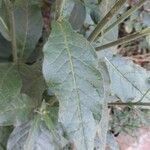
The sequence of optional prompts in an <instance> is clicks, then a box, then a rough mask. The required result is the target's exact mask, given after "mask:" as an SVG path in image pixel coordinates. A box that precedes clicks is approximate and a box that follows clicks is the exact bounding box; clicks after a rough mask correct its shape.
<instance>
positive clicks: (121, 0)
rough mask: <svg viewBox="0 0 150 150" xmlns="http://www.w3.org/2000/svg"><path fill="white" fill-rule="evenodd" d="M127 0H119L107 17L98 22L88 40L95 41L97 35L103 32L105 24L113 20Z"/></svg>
mask: <svg viewBox="0 0 150 150" xmlns="http://www.w3.org/2000/svg"><path fill="white" fill-rule="evenodd" d="M125 2H126V0H118V1H117V2H116V3H115V5H114V6H113V7H112V8H111V10H110V11H109V12H108V13H107V14H106V15H105V17H104V18H103V19H102V20H101V21H100V22H99V23H98V25H97V26H96V28H95V29H94V31H93V32H92V33H91V34H90V35H89V37H88V40H89V41H90V42H93V41H94V40H95V39H96V38H97V36H98V35H99V34H100V33H101V31H102V29H103V28H104V27H105V25H106V24H107V23H108V22H109V21H110V20H111V18H112V17H113V16H114V15H115V14H116V12H118V10H119V9H120V8H121V7H122V6H123V4H124V3H125Z"/></svg>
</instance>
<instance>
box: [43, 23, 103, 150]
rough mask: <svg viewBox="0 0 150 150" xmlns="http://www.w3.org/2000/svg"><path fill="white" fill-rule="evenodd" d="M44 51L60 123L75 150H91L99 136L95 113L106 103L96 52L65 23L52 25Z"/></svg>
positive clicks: (45, 75)
mask: <svg viewBox="0 0 150 150" xmlns="http://www.w3.org/2000/svg"><path fill="white" fill-rule="evenodd" d="M43 51H44V62H43V74H44V77H45V79H46V82H47V85H48V87H49V89H50V90H52V92H53V93H54V94H55V95H56V96H57V98H58V100H59V106H60V108H59V121H60V122H61V123H62V124H63V126H64V128H65V129H66V131H67V134H68V137H69V138H70V139H71V141H72V142H73V144H74V146H75V148H76V149H82V150H89V149H90V150H91V149H93V148H94V138H95V134H96V124H95V120H94V117H93V112H92V111H94V110H95V109H96V108H98V111H100V107H99V105H98V104H100V103H102V102H103V100H102V97H103V84H102V78H101V74H100V72H99V71H98V70H97V69H96V66H97V65H98V60H97V57H96V54H95V51H94V49H93V47H92V46H91V45H90V44H89V42H88V41H87V40H86V39H85V38H83V37H82V36H80V35H79V34H77V33H75V32H73V30H72V28H71V27H70V24H69V23H68V22H66V21H64V20H62V21H60V22H54V23H53V26H52V32H51V35H50V37H49V39H48V42H47V43H46V44H45V45H44V49H43ZM97 113H99V112H97Z"/></svg>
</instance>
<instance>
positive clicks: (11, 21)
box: [4, 0, 18, 64]
mask: <svg viewBox="0 0 150 150" xmlns="http://www.w3.org/2000/svg"><path fill="white" fill-rule="evenodd" d="M4 2H5V6H6V9H7V12H8V15H9V25H10V34H11V44H12V55H13V62H14V63H15V64H16V63H17V61H18V56H17V43H16V29H15V18H14V8H13V4H12V3H11V2H10V1H9V0H5V1H4Z"/></svg>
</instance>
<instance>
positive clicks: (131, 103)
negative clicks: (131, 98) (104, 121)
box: [108, 102, 150, 106]
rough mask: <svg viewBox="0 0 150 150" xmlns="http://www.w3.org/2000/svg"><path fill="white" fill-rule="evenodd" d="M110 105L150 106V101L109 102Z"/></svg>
mask: <svg viewBox="0 0 150 150" xmlns="http://www.w3.org/2000/svg"><path fill="white" fill-rule="evenodd" d="M108 106H150V103H142V102H128V103H122V102H114V103H108Z"/></svg>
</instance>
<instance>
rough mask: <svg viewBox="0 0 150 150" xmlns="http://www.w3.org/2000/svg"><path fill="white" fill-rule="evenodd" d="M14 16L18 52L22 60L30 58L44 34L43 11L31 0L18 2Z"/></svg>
mask: <svg viewBox="0 0 150 150" xmlns="http://www.w3.org/2000/svg"><path fill="white" fill-rule="evenodd" d="M14 16H15V26H16V38H17V47H18V52H19V55H20V57H21V58H28V57H29V56H30V54H31V52H33V50H34V48H35V46H36V44H37V42H38V40H39V38H40V36H41V33H42V24H43V23H42V15H41V9H40V8H39V7H38V6H37V5H32V4H31V2H30V0H21V1H20V0H18V1H16V3H15V10H14Z"/></svg>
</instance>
